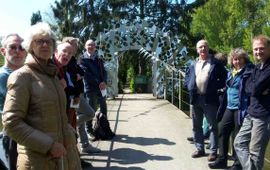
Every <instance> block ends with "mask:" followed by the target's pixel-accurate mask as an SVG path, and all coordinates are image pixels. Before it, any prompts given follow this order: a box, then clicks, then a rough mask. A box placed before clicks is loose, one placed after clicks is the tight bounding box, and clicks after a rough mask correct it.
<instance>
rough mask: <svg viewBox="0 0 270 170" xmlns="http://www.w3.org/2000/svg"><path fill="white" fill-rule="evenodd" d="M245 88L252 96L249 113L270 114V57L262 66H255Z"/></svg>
mask: <svg viewBox="0 0 270 170" xmlns="http://www.w3.org/2000/svg"><path fill="white" fill-rule="evenodd" d="M245 90H246V93H247V94H249V95H250V96H251V97H250V105H249V107H248V111H247V112H248V114H250V115H251V116H253V117H257V118H259V117H265V116H270V104H269V101H270V59H268V60H267V61H266V63H265V64H264V66H263V67H262V68H261V64H258V65H256V66H255V68H254V70H253V72H252V74H251V76H250V78H249V79H248V80H247V85H246V88H245Z"/></svg>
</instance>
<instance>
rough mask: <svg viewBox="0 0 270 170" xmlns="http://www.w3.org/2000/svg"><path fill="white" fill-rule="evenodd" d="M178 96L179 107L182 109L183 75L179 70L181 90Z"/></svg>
mask: <svg viewBox="0 0 270 170" xmlns="http://www.w3.org/2000/svg"><path fill="white" fill-rule="evenodd" d="M178 93H179V94H178V98H179V102H178V103H179V109H180V110H181V109H182V98H181V97H182V76H181V72H179V91H178Z"/></svg>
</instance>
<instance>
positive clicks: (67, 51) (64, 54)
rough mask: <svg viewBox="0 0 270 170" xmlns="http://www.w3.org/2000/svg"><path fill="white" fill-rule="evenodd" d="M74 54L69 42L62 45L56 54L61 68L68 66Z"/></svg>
mask: <svg viewBox="0 0 270 170" xmlns="http://www.w3.org/2000/svg"><path fill="white" fill-rule="evenodd" d="M72 54H73V47H72V45H71V44H70V43H68V42H63V43H60V44H59V45H58V46H57V48H56V50H55V53H54V58H55V60H56V62H57V63H58V64H59V65H60V66H61V67H63V66H66V65H67V64H68V62H69V61H70V59H71V57H72Z"/></svg>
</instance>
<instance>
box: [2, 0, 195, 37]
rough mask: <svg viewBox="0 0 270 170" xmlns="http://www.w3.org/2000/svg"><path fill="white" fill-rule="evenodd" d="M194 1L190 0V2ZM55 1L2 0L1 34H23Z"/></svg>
mask: <svg viewBox="0 0 270 170" xmlns="http://www.w3.org/2000/svg"><path fill="white" fill-rule="evenodd" d="M57 1H58V0H57ZM193 1H194V0H188V2H189V3H191V2H193ZM54 2H55V0H1V3H0V22H1V25H0V36H4V35H6V34H10V33H18V34H19V35H21V36H23V35H24V33H25V32H26V30H27V29H28V28H29V26H30V20H31V16H32V14H33V13H34V12H35V13H36V12H37V11H40V12H41V15H42V17H43V16H48V15H44V14H45V13H48V12H49V11H51V10H50V4H54ZM43 19H44V18H43Z"/></svg>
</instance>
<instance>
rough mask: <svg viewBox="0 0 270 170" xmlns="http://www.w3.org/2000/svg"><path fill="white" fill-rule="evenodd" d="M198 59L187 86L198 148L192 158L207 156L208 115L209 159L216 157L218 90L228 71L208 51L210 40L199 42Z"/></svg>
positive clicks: (193, 66)
mask: <svg viewBox="0 0 270 170" xmlns="http://www.w3.org/2000/svg"><path fill="white" fill-rule="evenodd" d="M196 49H197V53H198V54H199V57H198V59H197V60H196V61H195V62H194V63H193V64H192V65H191V66H190V67H189V69H188V71H187V73H186V77H185V85H186V86H187V88H188V90H189V95H190V104H191V111H192V121H193V122H192V123H193V135H194V143H195V146H196V149H197V150H196V151H195V152H194V153H193V154H192V158H198V157H202V156H205V150H204V138H203V130H202V122H203V116H204V115H205V117H206V119H207V121H208V123H209V128H210V129H209V130H210V154H209V156H208V161H214V160H215V159H216V157H217V148H218V146H217V135H218V134H217V120H216V113H217V109H218V105H219V99H218V89H221V88H223V87H224V86H225V79H226V75H227V71H226V69H225V67H224V66H223V65H222V63H220V62H219V61H218V60H216V59H215V58H214V57H213V56H211V55H210V54H209V47H208V42H207V41H206V40H200V41H198V43H197V45H196Z"/></svg>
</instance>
